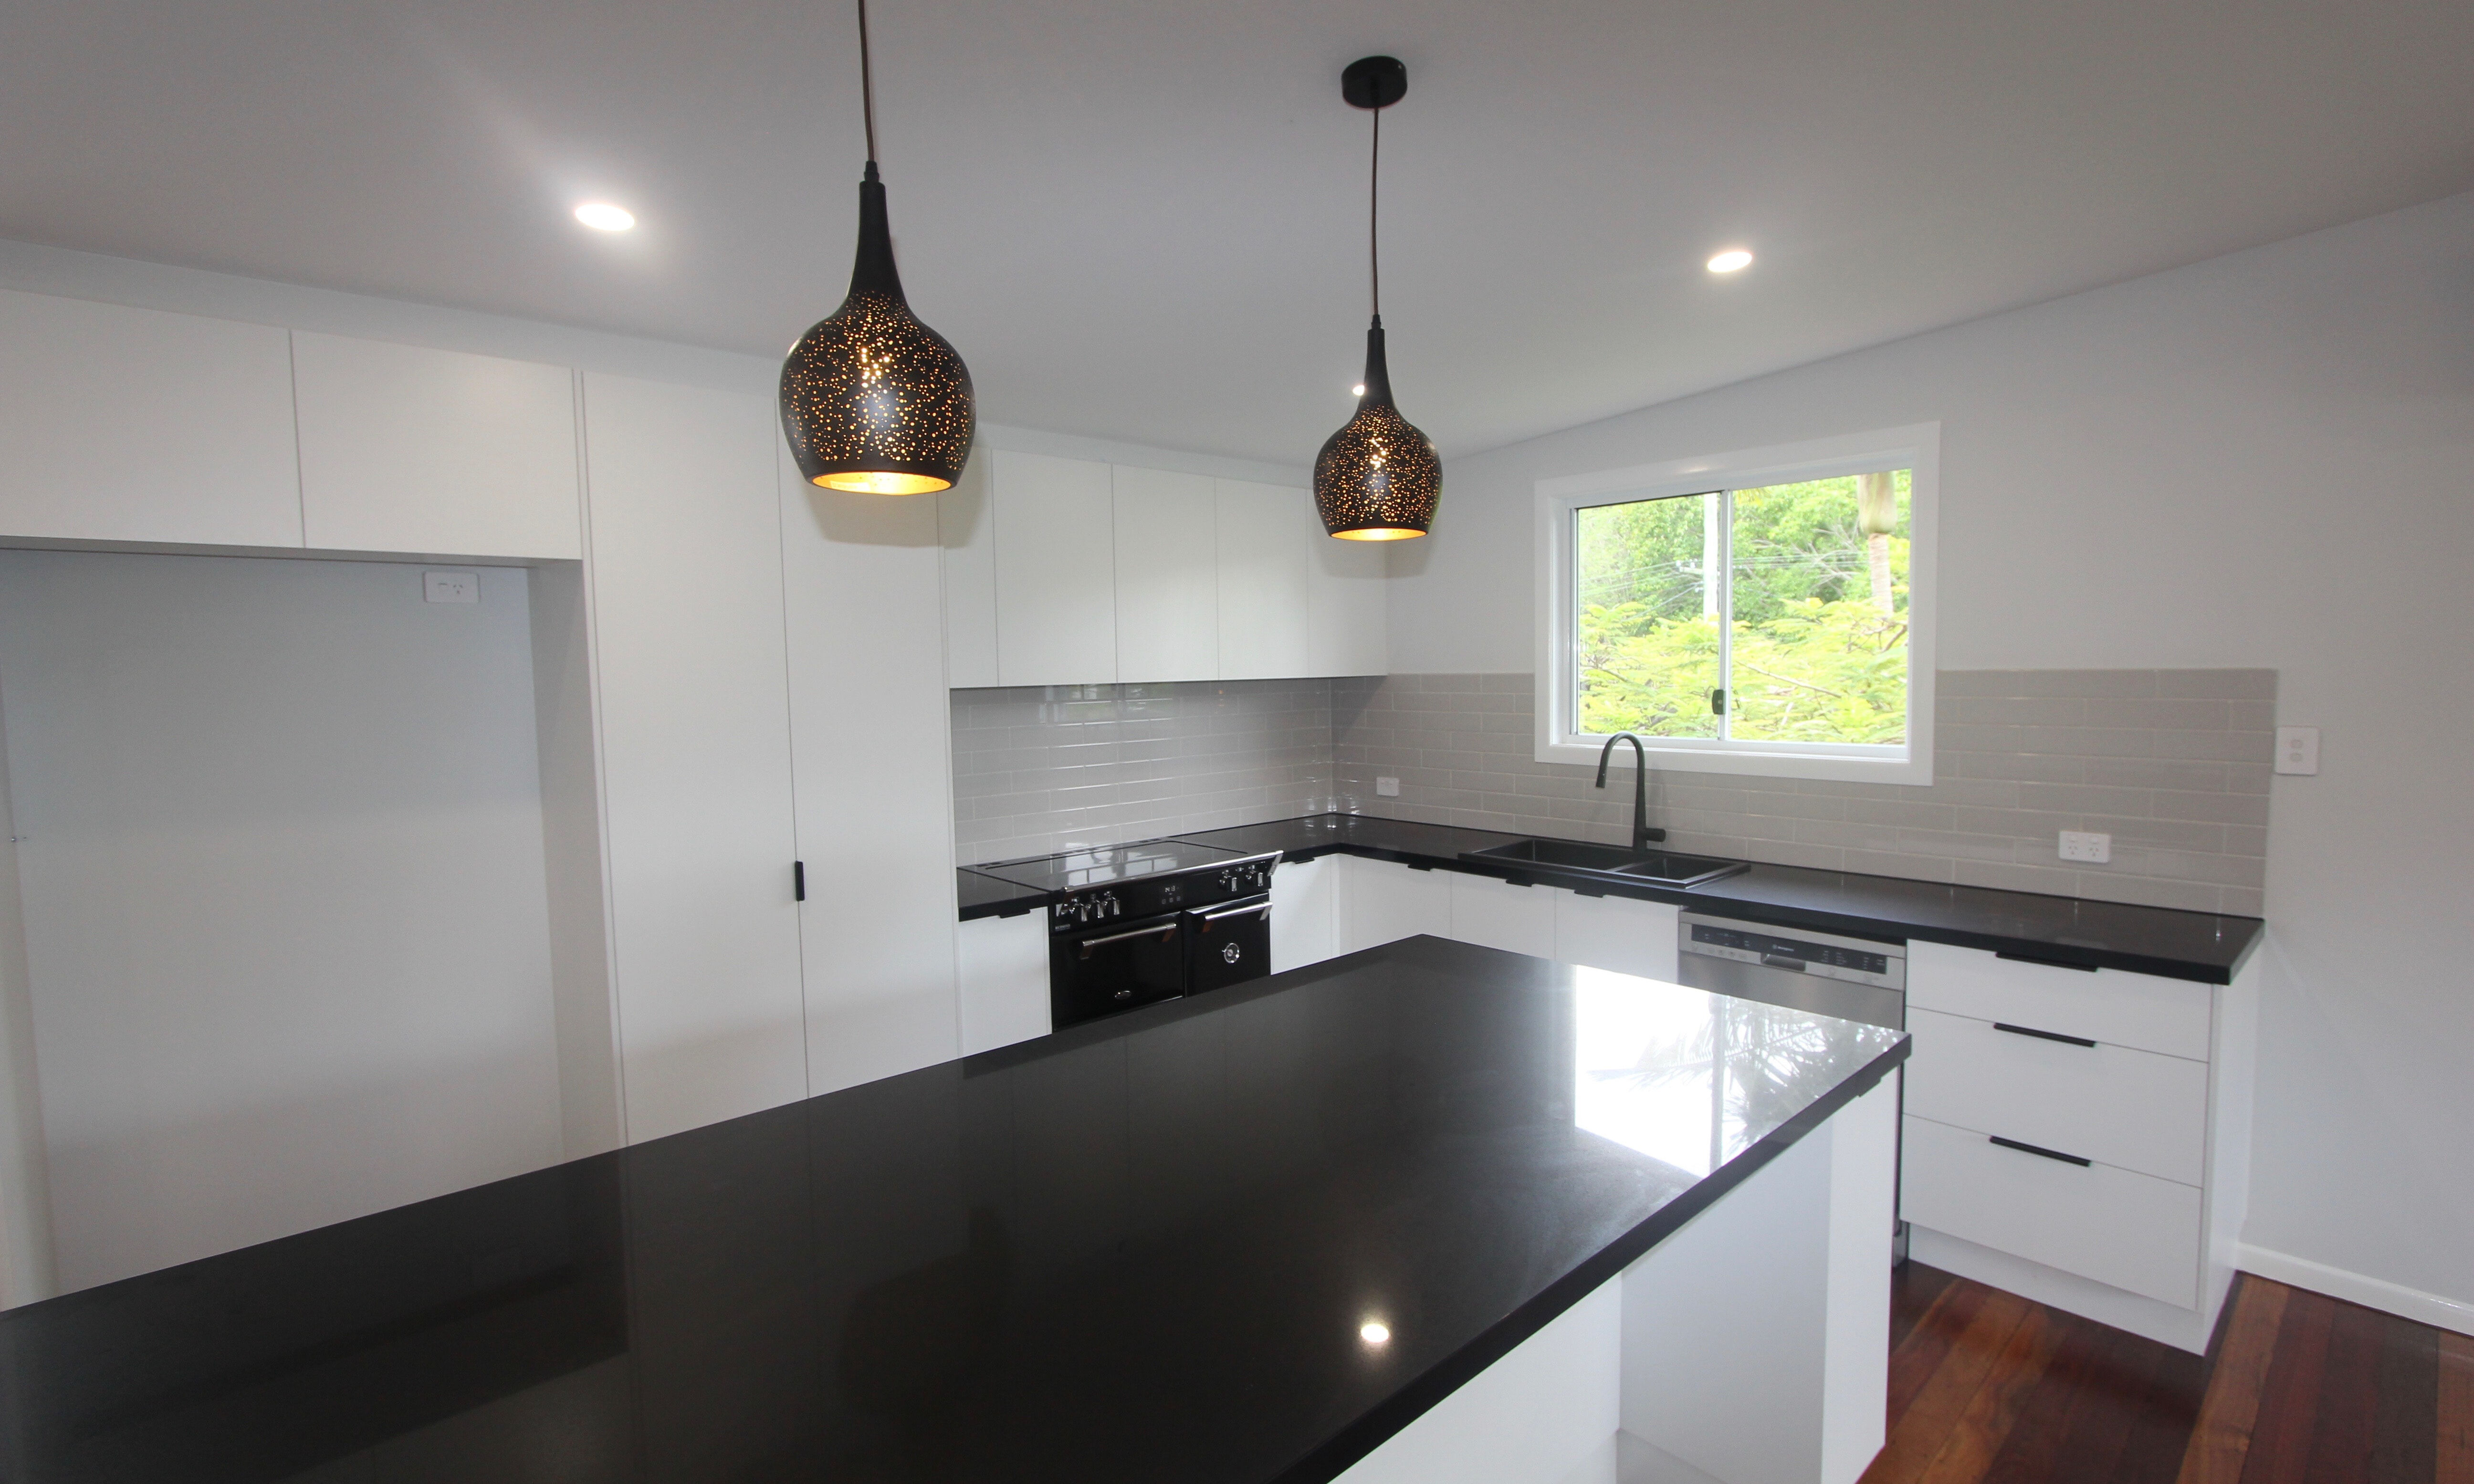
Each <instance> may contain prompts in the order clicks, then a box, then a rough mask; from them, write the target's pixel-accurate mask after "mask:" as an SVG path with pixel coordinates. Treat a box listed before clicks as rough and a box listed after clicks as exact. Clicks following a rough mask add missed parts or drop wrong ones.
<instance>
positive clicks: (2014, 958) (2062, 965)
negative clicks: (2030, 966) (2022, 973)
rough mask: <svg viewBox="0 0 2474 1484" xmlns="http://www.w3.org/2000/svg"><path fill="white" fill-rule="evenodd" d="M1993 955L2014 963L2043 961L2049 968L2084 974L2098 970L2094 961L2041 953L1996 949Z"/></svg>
mask: <svg viewBox="0 0 2474 1484" xmlns="http://www.w3.org/2000/svg"><path fill="white" fill-rule="evenodd" d="M1993 957H1995V958H1997V959H2007V960H2009V961H2011V962H2013V963H2041V964H2043V965H2044V966H2045V967H2047V968H2049V969H2076V970H2077V971H2078V972H2080V973H2082V974H2093V973H2095V972H2096V965H2095V964H2093V963H2073V962H2072V961H2070V960H2068V959H2048V958H2046V957H2044V956H2043V955H2041V954H2032V953H2012V952H2010V951H2009V950H2007V949H1996V950H1994V954H1993Z"/></svg>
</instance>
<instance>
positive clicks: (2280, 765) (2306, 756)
mask: <svg viewBox="0 0 2474 1484" xmlns="http://www.w3.org/2000/svg"><path fill="white" fill-rule="evenodd" d="M2276 770H2277V771H2278V772H2280V773H2316V772H2317V771H2319V729H2318V728H2317V727H2316V726H2280V727H2278V728H2277V729H2276Z"/></svg>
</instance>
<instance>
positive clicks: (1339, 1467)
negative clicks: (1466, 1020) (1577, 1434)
mask: <svg viewBox="0 0 2474 1484" xmlns="http://www.w3.org/2000/svg"><path fill="white" fill-rule="evenodd" d="M1380 951H1381V950H1380V949H1369V950H1367V952H1369V953H1379V952H1380ZM1349 957H1351V958H1355V957H1357V955H1350V956H1349ZM1333 962H1339V960H1333ZM1318 966H1320V965H1318ZM1914 1047H1915V1042H1914V1040H1913V1039H1912V1038H1911V1037H1909V1036H1906V1035H1904V1034H1902V1035H1901V1036H1900V1037H1899V1039H1898V1043H1897V1044H1896V1045H1894V1046H1892V1047H1891V1048H1890V1049H1889V1050H1887V1051H1885V1052H1883V1053H1881V1055H1880V1056H1879V1057H1876V1058H1873V1060H1872V1061H1871V1062H1870V1063H1869V1064H1867V1065H1866V1066H1865V1067H1864V1068H1863V1069H1862V1070H1860V1071H1858V1072H1856V1074H1854V1075H1853V1076H1851V1077H1849V1078H1848V1079H1847V1080H1846V1081H1844V1082H1841V1083H1839V1084H1838V1085H1837V1086H1835V1087H1832V1088H1831V1090H1830V1091H1829V1092H1827V1093H1825V1094H1823V1095H1822V1096H1821V1097H1820V1098H1819V1099H1817V1100H1815V1101H1814V1102H1813V1103H1812V1104H1811V1106H1809V1107H1807V1108H1805V1110H1804V1111H1803V1112H1801V1113H1798V1114H1797V1115H1795V1116H1794V1117H1793V1118H1790V1119H1788V1120H1787V1121H1786V1122H1784V1123H1783V1124H1781V1125H1779V1127H1778V1128H1776V1129H1774V1130H1772V1131H1770V1132H1769V1134H1768V1135H1767V1136H1766V1137H1764V1138H1763V1139H1761V1140H1760V1141H1759V1142H1758V1143H1757V1144H1755V1145H1753V1146H1752V1147H1751V1148H1749V1149H1747V1150H1745V1151H1744V1152H1743V1153H1742V1154H1740V1155H1737V1156H1735V1157H1734V1158H1733V1159H1730V1160H1728V1161H1727V1162H1726V1163H1725V1164H1723V1165H1721V1166H1719V1167H1718V1169H1717V1170H1716V1171H1715V1172H1714V1173H1712V1174H1710V1176H1708V1177H1706V1178H1705V1179H1703V1180H1700V1181H1699V1182H1697V1183H1696V1184H1694V1185H1693V1186H1692V1188H1691V1189H1689V1190H1687V1191H1686V1192H1685V1193H1684V1194H1683V1195H1680V1196H1678V1197H1676V1198H1675V1199H1674V1200H1673V1201H1670V1202H1668V1203H1667V1204H1665V1205H1663V1206H1661V1207H1660V1208H1659V1209H1658V1211H1657V1213H1656V1214H1655V1215H1653V1216H1651V1217H1650V1218H1649V1219H1648V1220H1647V1221H1644V1222H1642V1223H1641V1224H1640V1225H1639V1226H1637V1227H1635V1228H1633V1229H1631V1230H1630V1231H1627V1232H1625V1233H1624V1234H1623V1235H1622V1236H1620V1237H1617V1238H1616V1239H1615V1240H1614V1241H1613V1242H1612V1243H1609V1244H1608V1245H1607V1246H1606V1247H1605V1248H1603V1249H1601V1250H1600V1251H1599V1253H1598V1254H1597V1255H1596V1256H1594V1257H1590V1258H1589V1259H1587V1260H1586V1261H1584V1262H1582V1263H1580V1264H1579V1265H1578V1266H1576V1267H1574V1268H1573V1269H1572V1271H1571V1272H1569V1273H1566V1274H1564V1276H1563V1277H1560V1278H1558V1279H1556V1280H1555V1281H1554V1282H1552V1283H1549V1284H1548V1285H1546V1287H1545V1288H1543V1289H1541V1290H1540V1292H1539V1294H1538V1296H1537V1297H1536V1298H1533V1299H1531V1300H1530V1301H1529V1302H1526V1303H1524V1304H1522V1305H1520V1307H1518V1308H1516V1309H1514V1310H1513V1311H1512V1312H1511V1313H1509V1314H1507V1315H1505V1316H1504V1317H1503V1318H1502V1319H1501V1320H1500V1321H1499V1322H1497V1323H1496V1324H1495V1325H1494V1326H1493V1327H1492V1328H1490V1329H1488V1330H1487V1331H1486V1332H1485V1333H1484V1334H1482V1335H1479V1336H1478V1337H1477V1338H1476V1339H1474V1340H1472V1341H1470V1342H1469V1343H1468V1344H1467V1345H1465V1346H1463V1347H1461V1349H1460V1350H1457V1351H1455V1352H1454V1353H1453V1354H1451V1355H1450V1356H1448V1357H1446V1358H1445V1359H1443V1360H1442V1361H1440V1362H1438V1363H1437V1364H1435V1365H1433V1366H1430V1367H1428V1368H1427V1369H1426V1371H1425V1372H1424V1373H1423V1374H1422V1375H1419V1376H1417V1377H1416V1378H1415V1379H1413V1380H1411V1381H1410V1382H1408V1384H1406V1385H1404V1386H1402V1387H1401V1388H1400V1389H1399V1390H1397V1391H1395V1392H1394V1393H1393V1394H1392V1395H1391V1396H1390V1397H1389V1398H1387V1399H1384V1400H1383V1401H1381V1402H1379V1403H1377V1404H1376V1405H1375V1406H1374V1407H1372V1408H1371V1409H1370V1410H1368V1411H1367V1412H1365V1413H1364V1414H1362V1415H1361V1416H1359V1417H1358V1419H1357V1420H1356V1421H1355V1422H1353V1423H1349V1424H1348V1425H1347V1426H1346V1427H1345V1428H1343V1429H1342V1430H1341V1431H1340V1432H1339V1433H1337V1434H1335V1435H1334V1436H1333V1437H1332V1439H1331V1440H1330V1441H1329V1442H1327V1443H1325V1444H1323V1445H1322V1447H1321V1448H1316V1449H1315V1450H1314V1451H1313V1452H1311V1453H1308V1454H1307V1455H1306V1456H1305V1457H1303V1458H1300V1459H1298V1461H1297V1462H1296V1463H1294V1464H1292V1465H1290V1466H1289V1467H1288V1469H1287V1470H1285V1471H1283V1472H1281V1473H1279V1474H1278V1475H1276V1476H1275V1477H1274V1479H1273V1484H1330V1481H1332V1480H1333V1479H1336V1478H1338V1477H1340V1475H1341V1474H1343V1473H1346V1472H1348V1470H1349V1468H1350V1467H1351V1466H1353V1465H1355V1464H1356V1463H1358V1462H1359V1461H1360V1460H1362V1459H1364V1458H1365V1457H1366V1456H1367V1455H1368V1454H1370V1453H1371V1452H1373V1451H1374V1450H1375V1449H1376V1448H1381V1447H1382V1446H1383V1445H1384V1444H1385V1443H1387V1442H1390V1441H1391V1440H1392V1439H1393V1438H1394V1437H1395V1436H1396V1435H1397V1434H1399V1433H1400V1432H1401V1431H1402V1430H1403V1429H1405V1428H1406V1427H1408V1426H1409V1424H1410V1423H1414V1422H1416V1421H1417V1420H1418V1419H1419V1418H1420V1417H1423V1416H1424V1415H1426V1413H1428V1412H1430V1411H1432V1410H1434V1408H1435V1407H1436V1406H1437V1405H1438V1404H1440V1403H1441V1402H1442V1401H1443V1399H1444V1398H1446V1397H1448V1396H1450V1395H1451V1394H1452V1393H1453V1392H1456V1391H1458V1390H1460V1389H1461V1388H1462V1387H1463V1386H1466V1385H1467V1384H1468V1383H1469V1382H1470V1381H1472V1380H1474V1379H1475V1378H1476V1377H1477V1376H1478V1375H1479V1374H1480V1373H1481V1372H1483V1371H1485V1370H1486V1369H1487V1368H1488V1367H1489V1366H1492V1365H1493V1364H1494V1363H1495V1362H1496V1361H1498V1360H1501V1359H1502V1358H1503V1357H1504V1356H1506V1355H1509V1354H1511V1353H1512V1352H1513V1351H1514V1350H1517V1349H1519V1348H1520V1346H1521V1344H1522V1343H1523V1342H1524V1341H1526V1340H1528V1339H1529V1338H1530V1337H1531V1336H1532V1335H1535V1334H1537V1333H1538V1332H1539V1331H1540V1330H1541V1329H1543V1328H1545V1327H1546V1326H1548V1325H1551V1324H1553V1323H1554V1322H1555V1321H1556V1320H1558V1319H1561V1318H1562V1317H1564V1314H1565V1313H1566V1312H1568V1311H1569V1310H1571V1309H1572V1308H1573V1307H1575V1306H1576V1305H1578V1304H1579V1303H1580V1302H1581V1301H1582V1300H1584V1299H1587V1298H1588V1297H1589V1295H1591V1294H1593V1293H1595V1292H1597V1291H1598V1289H1599V1288H1601V1287H1603V1286H1604V1285H1605V1284H1606V1282H1607V1280H1608V1279H1610V1278H1612V1277H1615V1275H1617V1274H1619V1273H1621V1272H1623V1270H1624V1269H1626V1268H1628V1267H1631V1266H1632V1265H1633V1264H1634V1263H1635V1262H1637V1261H1638V1260H1639V1259H1640V1258H1641V1257H1642V1256H1643V1255H1644V1254H1645V1253H1648V1252H1649V1251H1650V1250H1651V1249H1652V1248H1654V1247H1656V1246H1658V1244H1659V1243H1661V1242H1663V1241H1665V1240H1666V1239H1667V1238H1668V1237H1670V1236H1673V1235H1674V1234H1675V1233H1676V1232H1678V1231H1681V1230H1682V1229H1684V1227H1685V1225H1686V1223H1688V1222H1689V1221H1691V1220H1692V1218H1693V1217H1695V1216H1698V1215H1700V1214H1701V1213H1702V1212H1703V1211H1706V1210H1708V1209H1709V1208H1710V1206H1712V1205H1715V1204H1718V1202H1719V1200H1720V1199H1721V1198H1723V1197H1725V1196H1726V1195H1727V1194H1728V1193H1729V1192H1730V1191H1733V1190H1734V1188H1735V1187H1736V1186H1738V1185H1740V1184H1742V1183H1743V1182H1744V1181H1746V1180H1750V1179H1752V1178H1753V1177H1754V1176H1755V1175H1757V1174H1758V1173H1760V1170H1761V1167H1762V1166H1764V1165H1766V1164H1768V1163H1769V1162H1770V1161H1771V1160H1773V1159H1776V1158H1777V1157H1778V1156H1781V1155H1783V1154H1784V1153H1786V1151H1787V1150H1789V1149H1791V1148H1793V1147H1794V1146H1795V1145H1796V1144H1798V1143H1800V1142H1802V1140H1803V1139H1804V1137H1805V1135H1807V1134H1808V1133H1810V1132H1812V1131H1814V1130H1815V1129H1818V1128H1820V1127H1821V1126H1822V1125H1823V1124H1825V1123H1827V1122H1829V1121H1830V1119H1831V1117H1832V1116H1833V1115H1835V1114H1836V1113H1837V1112H1838V1111H1839V1110H1840V1109H1841V1108H1844V1107H1846V1106H1847V1105H1848V1104H1850V1103H1853V1102H1855V1101H1856V1099H1857V1098H1860V1097H1862V1096H1863V1095H1864V1094H1866V1093H1868V1092H1870V1091H1872V1090H1873V1089H1874V1088H1875V1087H1877V1086H1879V1085H1880V1082H1881V1079H1882V1078H1884V1077H1887V1076H1888V1075H1889V1074H1890V1071H1891V1069H1892V1068H1894V1067H1896V1066H1898V1065H1900V1064H1901V1063H1903V1062H1904V1061H1905V1060H1906V1059H1907V1057H1908V1054H1909V1053H1910V1052H1912V1051H1913V1050H1914Z"/></svg>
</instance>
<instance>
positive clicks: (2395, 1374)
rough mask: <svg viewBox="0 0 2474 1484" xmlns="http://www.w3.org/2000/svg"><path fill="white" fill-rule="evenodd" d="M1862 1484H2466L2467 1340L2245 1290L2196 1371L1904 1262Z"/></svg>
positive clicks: (2340, 1305)
mask: <svg viewBox="0 0 2474 1484" xmlns="http://www.w3.org/2000/svg"><path fill="white" fill-rule="evenodd" d="M1892 1293H1893V1304H1894V1314H1893V1320H1892V1326H1891V1333H1892V1334H1893V1336H1894V1337H1895V1343H1894V1345H1893V1348H1892V1350H1891V1355H1890V1396H1889V1403H1890V1406H1889V1416H1888V1419H1887V1421H1888V1423H1889V1438H1888V1442H1887V1444H1886V1446H1885V1447H1884V1448H1882V1450H1881V1454H1880V1457H1879V1458H1877V1459H1875V1460H1874V1463H1873V1467H1872V1468H1871V1469H1870V1470H1868V1471H1866V1472H1865V1474H1864V1484H2425V1481H2429V1484H2474V1338H2469V1337H2467V1336H2464V1335H2458V1334H2452V1333H2449V1332H2447V1331H2444V1330H2438V1329H2434V1328H2432V1327H2431V1326H2426V1325H2418V1324H2415V1323H2413V1321H2410V1320H2405V1319H2400V1318H2397V1317H2396V1316H2394V1315H2390V1314H2386V1313H2382V1312H2379V1311H2377V1310H2372V1309H2366V1308H2362V1307H2360V1306H2358V1305H2355V1304H2350V1303H2345V1302H2341V1301H2339V1300H2335V1299H2330V1298H2327V1297H2325V1296H2323V1295H2320V1294H2315V1293H2311V1292H2308V1291H2307V1290H2302V1289H2295V1288H2290V1287H2288V1286H2286V1285H2284V1284H2281V1283H2273V1282H2269V1281H2268V1280H2266V1279H2263V1278H2259V1277H2250V1276H2244V1277H2242V1278H2241V1279H2240V1281H2239V1286H2238V1287H2237V1288H2236V1290H2235V1292H2234V1295H2233V1298H2232V1302H2231V1308H2230V1311H2229V1313H2228V1315H2227V1318H2226V1320H2225V1323H2224V1326H2223V1328H2222V1332H2221V1334H2220V1335H2219V1341H2218V1350H2217V1353H2216V1354H2215V1355H2213V1356H2211V1357H2207V1358H2202V1357H2200V1356H2197V1355H2193V1354H2190V1353H2188V1352H2187V1351H2183V1350H2174V1349H2172V1348H2171V1347H2170V1346H2164V1345H2158V1344H2154V1343H2152V1342H2150V1341H2147V1340H2143V1339H2141V1338H2139V1337H2138V1336H2136V1335H2132V1334H2127V1333H2124V1332H2123V1331H2122V1330H2119V1329H2112V1328H2108V1327H2106V1326H2102V1325H2098V1324H2097V1323H2095V1322H2094V1321H2091V1320H2085V1319H2080V1318H2078V1317H2076V1316H2074V1315H2070V1314H2065V1313H2062V1312H2060V1311H2059V1310H2055V1309H2050V1308H2047V1307H2045V1306H2044V1305H2042V1304H2037V1303H2032V1302H2028V1301H2026V1300H2025V1299H2022V1298H2019V1297H2018V1296H2016V1295H2013V1294H2005V1293H2002V1292H2001V1291H1999V1290H1997V1289H1992V1288H1988V1287H1985V1286H1984V1285H1982V1284H1980V1283H1975V1282H1971V1281H1969V1280H1968V1279H1965V1278H1959V1277H1952V1276H1950V1275H1948V1274H1943V1273H1936V1272H1934V1271H1933V1270H1931V1269H1928V1268H1920V1267H1919V1266H1918V1265H1916V1264H1913V1263H1910V1264H1908V1265H1907V1267H1906V1268H1905V1269H1903V1270H1902V1271H1901V1273H1900V1275H1899V1277H1898V1279H1897V1281H1896V1282H1895V1283H1894V1284H1893V1288H1892Z"/></svg>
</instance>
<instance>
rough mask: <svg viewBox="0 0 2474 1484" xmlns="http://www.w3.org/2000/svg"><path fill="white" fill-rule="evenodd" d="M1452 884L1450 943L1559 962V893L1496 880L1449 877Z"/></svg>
mask: <svg viewBox="0 0 2474 1484" xmlns="http://www.w3.org/2000/svg"><path fill="white" fill-rule="evenodd" d="M1447 876H1448V879H1449V880H1450V882H1451V892H1452V921H1451V932H1450V935H1449V936H1450V937H1454V938H1457V939H1459V940H1460V941H1461V942H1464V943H1475V944H1477V945H1478V946H1479V947H1481V948H1500V949H1502V950H1503V951H1504V952H1506V953H1525V954H1527V955H1529V956H1530V957H1531V958H1533V959H1552V958H1554V957H1555V898H1557V897H1558V896H1562V895H1564V894H1565V893H1564V891H1563V890H1562V889H1561V888H1555V887H1516V886H1514V885H1513V884H1512V883H1510V882H1508V881H1499V880H1497V879H1495V878H1494V877H1492V876H1468V875H1464V874H1462V873H1460V872H1458V871H1453V872H1449V873H1447Z"/></svg>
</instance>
